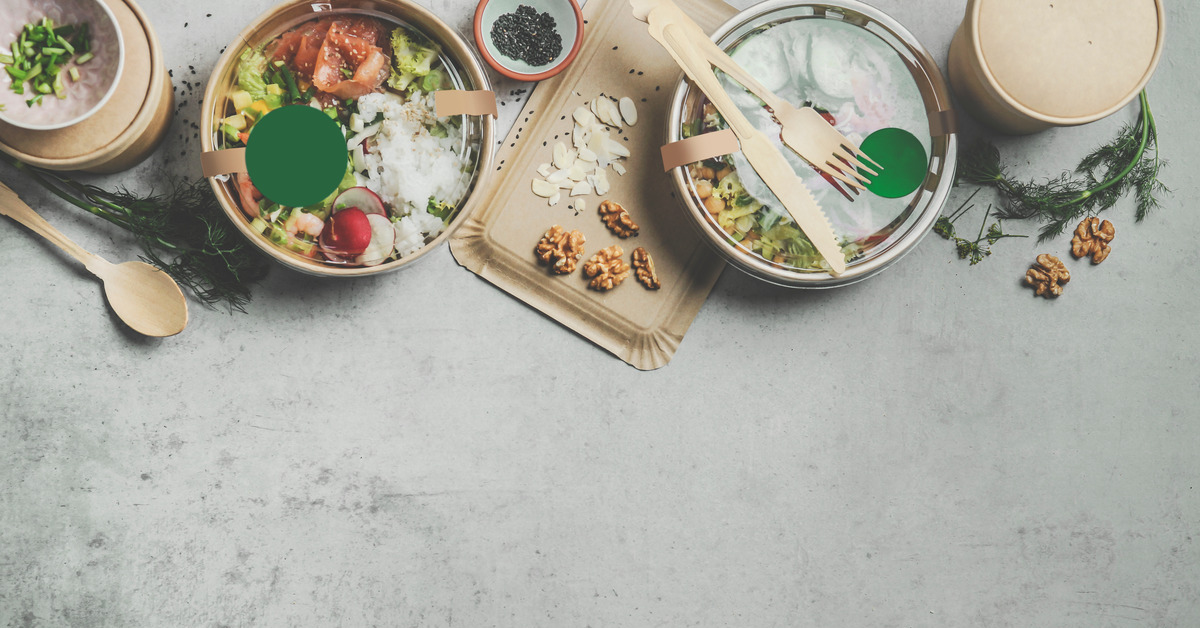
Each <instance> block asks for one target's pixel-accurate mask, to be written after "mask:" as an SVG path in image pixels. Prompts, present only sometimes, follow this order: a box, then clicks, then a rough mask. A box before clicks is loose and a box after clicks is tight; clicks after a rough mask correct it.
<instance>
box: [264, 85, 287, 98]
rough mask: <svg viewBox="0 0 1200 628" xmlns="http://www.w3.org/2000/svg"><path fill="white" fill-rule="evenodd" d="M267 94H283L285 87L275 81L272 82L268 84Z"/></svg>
mask: <svg viewBox="0 0 1200 628" xmlns="http://www.w3.org/2000/svg"><path fill="white" fill-rule="evenodd" d="M267 94H268V95H270V96H282V95H283V88H282V87H280V86H278V85H276V84H274V83H271V84H270V85H267Z"/></svg>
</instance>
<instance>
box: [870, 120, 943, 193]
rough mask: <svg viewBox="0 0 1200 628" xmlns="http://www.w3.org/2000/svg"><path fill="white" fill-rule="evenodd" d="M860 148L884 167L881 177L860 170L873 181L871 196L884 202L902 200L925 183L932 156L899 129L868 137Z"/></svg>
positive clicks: (912, 136) (919, 142)
mask: <svg viewBox="0 0 1200 628" xmlns="http://www.w3.org/2000/svg"><path fill="white" fill-rule="evenodd" d="M859 148H860V149H861V150H862V152H864V153H866V154H867V155H868V156H869V157H870V158H871V159H874V160H875V161H876V162H877V163H878V164H879V165H881V166H883V171H882V172H880V173H879V174H878V175H871V174H870V173H869V172H866V171H865V170H863V169H861V168H860V169H859V172H861V173H862V174H863V175H864V176H866V177H867V178H869V179H871V182H870V183H868V184H867V189H868V190H870V191H871V192H873V193H875V194H878V195H879V196H882V197H884V198H900V197H902V196H908V195H909V194H912V193H913V191H914V190H916V189H917V188H919V187H921V183H922V182H923V181H925V173H926V172H928V171H929V156H928V155H926V154H925V145H924V144H922V143H921V140H919V139H917V138H916V136H914V135H913V134H912V133H909V132H908V131H905V130H904V129H896V128H887V129H879V130H878V131H875V132H874V133H872V134H870V135H869V136H867V139H865V140H863V142H862V144H861V145H859ZM863 161H864V163H865V160H863ZM875 169H876V168H872V170H875Z"/></svg>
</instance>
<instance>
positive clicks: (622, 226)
mask: <svg viewBox="0 0 1200 628" xmlns="http://www.w3.org/2000/svg"><path fill="white" fill-rule="evenodd" d="M598 211H599V213H600V219H601V220H603V221H604V224H605V226H607V227H608V230H609V231H611V232H613V233H614V234H615V235H616V236H617V237H619V238H628V237H630V236H635V235H637V234H638V229H640V227H638V225H637V223H636V222H634V221H633V217H632V216H630V215H629V212H628V211H626V210H625V208H624V207H622V206H621V205H620V203H615V202H613V201H604V202H603V203H600V209H599V210H598Z"/></svg>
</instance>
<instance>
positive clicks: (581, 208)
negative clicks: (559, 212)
mask: <svg viewBox="0 0 1200 628" xmlns="http://www.w3.org/2000/svg"><path fill="white" fill-rule="evenodd" d="M575 211H576V212H579V213H581V214H582V213H583V212H585V211H587V201H585V200H583V199H582V198H581V199H579V200H577V201H575Z"/></svg>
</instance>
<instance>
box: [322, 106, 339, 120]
mask: <svg viewBox="0 0 1200 628" xmlns="http://www.w3.org/2000/svg"><path fill="white" fill-rule="evenodd" d="M325 115H327V116H329V117H330V118H333V119H334V120H337V119H338V114H337V107H326V108H325Z"/></svg>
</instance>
